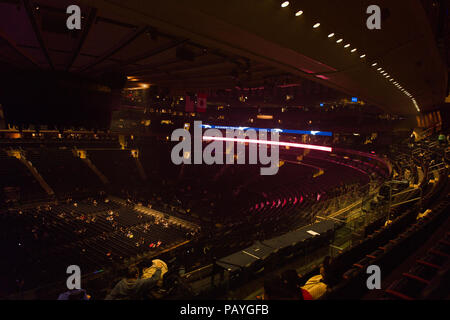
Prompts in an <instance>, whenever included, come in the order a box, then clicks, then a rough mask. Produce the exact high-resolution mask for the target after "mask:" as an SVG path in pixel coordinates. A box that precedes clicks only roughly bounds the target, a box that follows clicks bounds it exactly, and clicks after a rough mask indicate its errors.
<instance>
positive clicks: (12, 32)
mask: <svg viewBox="0 0 450 320" xmlns="http://www.w3.org/2000/svg"><path fill="white" fill-rule="evenodd" d="M281 2H282V1H277V0H258V1H257V0H246V1H242V0H226V1H225V0H215V1H206V0H189V1H188V0H176V1H175V0H165V1H152V0H146V1H142V0H127V1H119V0H98V1H87V0H86V1H72V0H70V1H66V0H58V1H55V0H36V1H29V0H6V1H5V0H3V1H2V0H0V62H4V63H7V64H9V65H12V66H14V67H16V68H25V69H50V70H52V69H53V70H62V71H69V72H74V73H80V74H83V75H88V76H91V77H101V76H104V75H105V74H109V73H112V72H114V73H121V74H123V75H126V76H128V77H129V81H128V83H127V86H128V87H136V86H137V87H139V86H142V85H144V86H145V84H150V85H158V86H160V87H167V88H170V90H172V92H174V93H183V92H186V91H192V90H217V89H230V88H235V87H240V88H243V87H245V88H249V87H250V88H257V87H261V86H267V85H273V84H276V85H289V84H296V85H299V86H302V85H303V86H308V85H309V86H310V83H311V82H312V81H313V82H316V83H319V84H320V86H326V87H329V88H332V89H333V91H340V92H343V93H345V94H347V95H352V96H358V97H360V98H362V99H364V100H366V101H367V102H369V103H370V104H373V105H377V106H379V107H381V108H384V109H385V110H387V111H389V112H392V113H400V114H415V113H417V110H416V108H415V105H414V103H413V100H412V99H413V98H414V99H415V100H414V101H417V103H418V106H419V107H420V109H421V111H426V110H429V109H432V108H435V107H436V106H437V105H439V104H440V103H442V102H443V100H444V98H445V96H446V95H447V81H448V79H447V70H446V68H447V67H446V66H445V64H444V61H443V59H442V56H441V55H440V53H439V50H438V46H437V45H436V39H435V33H433V29H432V28H431V24H430V23H429V20H428V18H427V14H426V11H425V9H424V8H423V7H422V5H421V3H420V1H419V0H404V1H401V0H399V1H392V0H391V1H388V0H380V1H377V2H378V3H379V4H380V6H381V7H382V8H383V22H382V29H381V30H377V31H369V30H368V29H367V28H366V27H365V21H366V18H367V15H366V14H365V8H366V7H367V6H368V5H369V4H372V3H370V2H369V1H366V0H357V1H356V0H346V1H345V5H342V3H343V1H337V0H317V1H290V5H289V6H287V7H286V8H281V7H280V4H281ZM72 4H79V5H80V7H81V11H82V28H81V30H80V31H69V30H68V29H67V28H66V24H65V21H66V18H67V17H68V15H67V14H66V8H67V7H68V6H69V5H72ZM300 9H301V10H303V12H304V13H303V14H302V15H301V16H295V13H296V12H297V11H298V10H300ZM316 22H320V23H321V25H320V27H318V28H316V29H314V28H313V27H312V25H314V24H315V23H316ZM330 33H335V36H334V37H332V38H328V35H329V34H330ZM341 37H342V38H343V39H344V40H343V42H342V43H340V44H337V43H336V40H337V39H339V38H341ZM346 43H349V44H351V46H350V47H349V48H348V49H346V48H344V45H345V44H346ZM352 48H357V51H356V52H355V53H353V54H352V53H351V52H350V49H352ZM362 54H365V56H364V58H360V56H361V55H362ZM374 62H376V63H377V66H376V67H373V66H372V63H374ZM378 67H382V68H383V69H384V70H386V71H387V72H388V73H389V76H390V77H391V78H394V80H393V81H390V79H389V78H386V77H384V76H382V75H381V74H380V73H379V72H378V71H377V68H378ZM397 82H398V83H399V85H401V86H402V87H401V88H402V89H403V91H402V89H400V88H399V86H396V85H394V83H397ZM324 91H326V90H324ZM405 91H407V92H405Z"/></svg>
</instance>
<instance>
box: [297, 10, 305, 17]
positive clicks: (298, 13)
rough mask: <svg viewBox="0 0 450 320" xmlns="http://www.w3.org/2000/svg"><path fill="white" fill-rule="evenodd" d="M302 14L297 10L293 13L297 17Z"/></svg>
mask: <svg viewBox="0 0 450 320" xmlns="http://www.w3.org/2000/svg"><path fill="white" fill-rule="evenodd" d="M302 14H303V11H302V10H299V11H297V12H296V13H295V16H296V17H298V16H301V15H302Z"/></svg>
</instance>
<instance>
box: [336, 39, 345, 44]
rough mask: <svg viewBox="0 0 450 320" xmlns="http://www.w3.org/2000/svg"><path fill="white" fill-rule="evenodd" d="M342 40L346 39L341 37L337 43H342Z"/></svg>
mask: <svg viewBox="0 0 450 320" xmlns="http://www.w3.org/2000/svg"><path fill="white" fill-rule="evenodd" d="M342 41H344V39H339V40H338V41H336V43H341V42H342Z"/></svg>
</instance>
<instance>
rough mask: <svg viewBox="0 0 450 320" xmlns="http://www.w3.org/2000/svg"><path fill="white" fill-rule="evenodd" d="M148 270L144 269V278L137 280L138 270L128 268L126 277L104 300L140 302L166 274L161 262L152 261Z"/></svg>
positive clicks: (164, 265)
mask: <svg viewBox="0 0 450 320" xmlns="http://www.w3.org/2000/svg"><path fill="white" fill-rule="evenodd" d="M152 262H153V264H152V266H151V267H150V268H147V269H144V276H145V278H144V277H142V278H139V269H138V268H136V267H135V266H132V267H130V268H128V271H127V275H126V277H125V278H124V279H122V280H121V281H119V282H118V283H117V284H116V286H115V287H114V288H113V289H112V290H111V292H110V293H109V294H108V295H107V296H106V298H105V300H141V299H144V298H145V297H146V295H147V294H148V292H149V291H150V290H151V289H152V288H153V287H155V286H156V285H158V282H159V281H161V280H162V277H163V276H164V274H165V273H166V272H167V270H168V269H167V265H166V264H165V263H164V262H163V261H161V260H153V261H152Z"/></svg>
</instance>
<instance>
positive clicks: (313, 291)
mask: <svg viewBox="0 0 450 320" xmlns="http://www.w3.org/2000/svg"><path fill="white" fill-rule="evenodd" d="M330 265H331V258H330V257H329V256H327V257H325V258H324V260H323V263H322V265H321V266H320V274H318V275H316V276H314V277H311V278H309V280H308V281H306V283H305V285H304V286H303V287H302V289H303V290H306V291H307V292H308V293H309V294H310V295H311V296H312V299H313V300H317V299H320V298H321V297H322V296H323V295H324V294H325V293H326V292H327V289H328V287H329V284H331V283H333V281H334V276H333V272H332V269H331V266H330Z"/></svg>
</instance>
